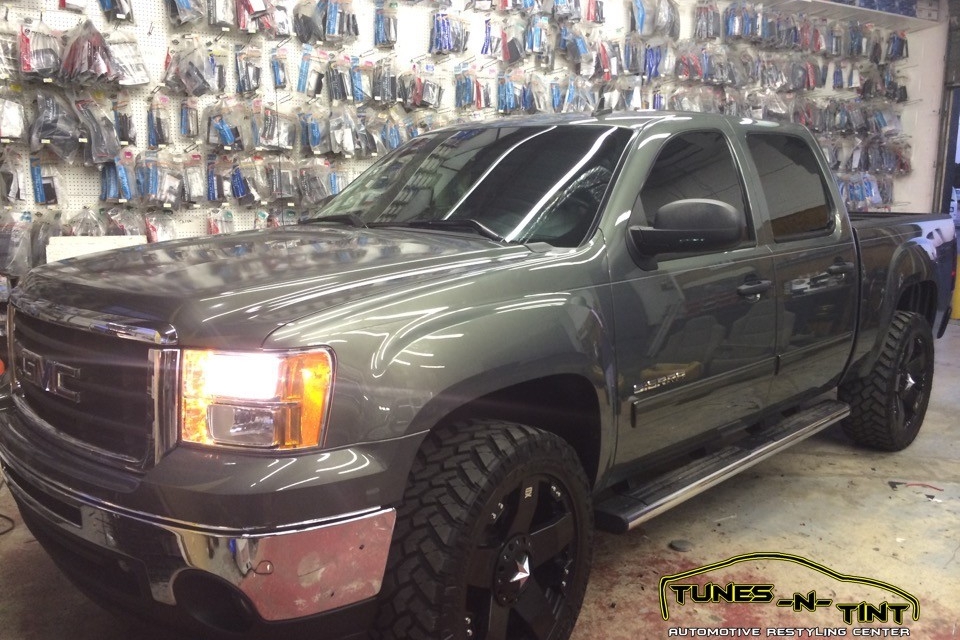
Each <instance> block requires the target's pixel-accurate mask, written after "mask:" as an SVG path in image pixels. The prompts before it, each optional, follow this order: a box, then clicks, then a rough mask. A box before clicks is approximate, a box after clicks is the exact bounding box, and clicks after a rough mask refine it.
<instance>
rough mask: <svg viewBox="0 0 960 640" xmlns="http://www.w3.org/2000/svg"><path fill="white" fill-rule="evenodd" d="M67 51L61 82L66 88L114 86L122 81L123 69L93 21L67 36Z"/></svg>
mask: <svg viewBox="0 0 960 640" xmlns="http://www.w3.org/2000/svg"><path fill="white" fill-rule="evenodd" d="M64 40H65V41H66V47H65V48H64V52H63V60H62V63H61V65H60V73H59V76H58V79H59V81H60V82H61V83H62V84H64V85H73V84H80V85H89V84H93V83H95V82H114V81H116V80H119V79H120V77H121V69H120V65H119V64H117V62H116V61H115V60H114V57H113V51H112V49H111V47H110V46H109V45H108V44H107V41H106V39H105V38H104V37H103V35H102V34H101V33H100V32H99V31H98V30H97V28H96V27H95V26H94V25H93V22H91V21H90V20H84V21H83V22H81V23H80V24H78V25H77V26H76V27H74V28H73V29H70V30H69V31H67V32H66V33H65V34H64Z"/></svg>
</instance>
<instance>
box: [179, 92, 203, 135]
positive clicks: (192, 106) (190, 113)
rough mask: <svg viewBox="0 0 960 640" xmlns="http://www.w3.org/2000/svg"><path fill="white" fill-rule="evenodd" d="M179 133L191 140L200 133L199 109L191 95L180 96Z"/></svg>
mask: <svg viewBox="0 0 960 640" xmlns="http://www.w3.org/2000/svg"><path fill="white" fill-rule="evenodd" d="M180 135H181V136H183V137H184V138H188V139H191V140H192V139H194V138H196V137H198V136H199V135H200V111H199V106H198V103H197V99H196V98H194V97H193V96H189V97H186V98H180Z"/></svg>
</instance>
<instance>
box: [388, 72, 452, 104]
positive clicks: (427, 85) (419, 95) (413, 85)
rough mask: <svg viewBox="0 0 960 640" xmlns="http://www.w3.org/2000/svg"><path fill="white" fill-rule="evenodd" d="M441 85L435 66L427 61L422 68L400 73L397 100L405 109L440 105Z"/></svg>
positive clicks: (441, 96)
mask: <svg viewBox="0 0 960 640" xmlns="http://www.w3.org/2000/svg"><path fill="white" fill-rule="evenodd" d="M442 98H443V86H442V85H441V84H440V82H439V81H438V80H437V77H436V67H435V66H434V65H433V64H430V63H427V64H424V65H423V66H422V68H420V67H417V66H414V68H413V70H411V71H408V72H407V73H404V74H401V76H400V78H399V80H398V82H397V101H398V102H400V103H401V104H402V105H403V107H404V108H405V109H407V110H410V109H417V108H433V109H436V108H437V107H439V106H440V101H441V100H442Z"/></svg>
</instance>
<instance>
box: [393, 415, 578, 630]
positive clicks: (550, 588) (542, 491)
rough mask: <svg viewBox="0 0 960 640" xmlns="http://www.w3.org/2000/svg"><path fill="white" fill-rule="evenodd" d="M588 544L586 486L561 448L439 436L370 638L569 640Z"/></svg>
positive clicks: (405, 517)
mask: <svg viewBox="0 0 960 640" xmlns="http://www.w3.org/2000/svg"><path fill="white" fill-rule="evenodd" d="M592 537H593V507H592V505H591V498H590V488H589V484H588V482H587V479H586V476H585V475H584V473H583V470H582V468H581V465H580V462H579V460H578V458H577V455H576V453H575V452H574V451H573V449H572V448H571V447H570V446H569V445H568V444H567V443H566V442H565V441H564V440H562V439H561V438H559V437H558V436H555V435H553V434H550V433H547V432H544V431H540V430H538V429H534V428H532V427H527V426H523V425H518V424H512V423H506V422H497V421H491V420H475V421H469V422H462V423H458V424H452V425H448V426H444V427H440V428H438V429H437V430H435V431H434V433H431V434H430V435H429V436H428V437H427V439H426V440H425V441H424V444H423V446H422V447H421V448H420V451H419V452H418V454H417V457H416V460H415V461H414V464H413V468H412V470H411V473H410V478H409V482H408V486H407V489H406V492H405V496H404V502H403V504H402V505H401V506H400V507H399V509H398V512H397V524H396V529H395V531H394V537H393V544H392V547H391V550H390V556H389V559H388V561H387V570H386V575H385V577H384V585H383V589H382V591H381V598H382V600H381V607H380V615H379V618H378V620H377V625H376V626H377V630H376V632H375V637H378V638H381V639H383V640H401V639H403V640H441V639H442V640H448V639H449V640H534V639H535V640H565V639H566V638H568V637H569V636H570V634H571V632H572V631H573V625H574V623H575V622H576V619H577V615H578V614H579V612H580V606H581V604H582V603H583V595H584V591H585V589H586V585H587V578H588V576H589V571H590V559H591V558H590V555H591V544H592ZM525 566H528V567H529V574H530V575H529V577H524V574H525V573H526V571H525Z"/></svg>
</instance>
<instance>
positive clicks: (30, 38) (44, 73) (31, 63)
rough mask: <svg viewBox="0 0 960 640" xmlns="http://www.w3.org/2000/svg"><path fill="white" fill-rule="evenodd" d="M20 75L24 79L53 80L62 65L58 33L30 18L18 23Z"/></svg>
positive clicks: (61, 45)
mask: <svg viewBox="0 0 960 640" xmlns="http://www.w3.org/2000/svg"><path fill="white" fill-rule="evenodd" d="M18 46H19V59H20V65H19V66H20V75H21V77H22V78H23V79H24V80H34V81H37V82H47V83H49V82H53V81H54V80H55V79H56V78H57V76H58V74H59V73H60V67H61V66H62V65H63V44H62V40H61V37H60V34H59V33H58V32H56V31H53V30H52V29H51V28H50V27H48V26H47V25H46V24H45V23H43V22H39V21H34V20H32V19H30V18H27V19H25V20H24V22H23V24H21V25H20V37H19V41H18Z"/></svg>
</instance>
